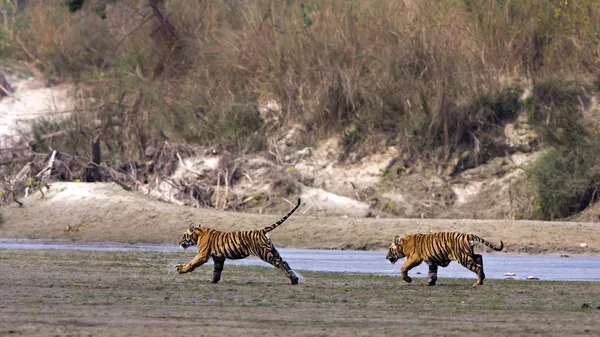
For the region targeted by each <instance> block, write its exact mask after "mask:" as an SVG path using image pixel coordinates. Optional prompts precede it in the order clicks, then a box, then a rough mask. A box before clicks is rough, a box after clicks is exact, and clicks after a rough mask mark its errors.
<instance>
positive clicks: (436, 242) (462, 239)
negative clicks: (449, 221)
mask: <svg viewBox="0 0 600 337" xmlns="http://www.w3.org/2000/svg"><path fill="white" fill-rule="evenodd" d="M475 241H478V242H481V243H483V244H484V245H486V246H488V247H490V248H492V249H493V250H495V251H501V250H502V249H503V248H504V243H503V242H502V241H500V247H496V246H494V245H493V244H491V243H490V242H488V241H486V240H484V239H482V238H480V237H479V236H477V235H474V234H465V233H449V232H446V233H443V232H442V233H431V234H411V235H409V236H406V237H403V238H401V237H399V236H396V237H395V238H394V241H393V242H392V244H391V245H390V247H389V250H388V253H387V256H386V259H387V260H388V261H389V262H391V263H392V264H394V263H396V261H398V259H401V258H403V257H406V261H404V263H403V264H402V267H401V268H400V274H401V276H402V279H403V280H404V281H406V282H408V283H410V282H412V279H411V278H410V277H409V276H408V271H409V270H411V269H412V268H414V267H416V266H418V265H420V264H421V262H423V261H425V263H427V265H428V266H429V273H428V281H427V283H426V285H428V286H434V285H435V283H436V281H437V270H438V266H440V267H447V266H448V265H449V264H450V262H451V261H457V262H458V263H460V264H461V265H462V266H464V267H466V268H467V269H469V270H470V271H472V272H474V273H475V274H476V275H477V282H475V284H473V286H479V285H483V280H484V279H485V273H484V272H483V257H482V256H481V255H480V254H475V252H474V251H473V246H474V245H475Z"/></svg>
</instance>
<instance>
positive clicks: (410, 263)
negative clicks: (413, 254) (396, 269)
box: [400, 258, 423, 283]
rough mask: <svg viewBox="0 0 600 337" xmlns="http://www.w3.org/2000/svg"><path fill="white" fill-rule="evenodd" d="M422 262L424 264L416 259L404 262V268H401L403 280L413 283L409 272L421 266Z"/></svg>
mask: <svg viewBox="0 0 600 337" xmlns="http://www.w3.org/2000/svg"><path fill="white" fill-rule="evenodd" d="M421 262H423V260H420V259H416V258H407V259H406V261H404V263H403V264H402V267H400V275H401V276H402V279H403V280H404V281H406V282H408V283H411V282H412V278H410V276H408V271H409V270H411V269H413V268H414V267H416V266H418V265H420V264H421Z"/></svg>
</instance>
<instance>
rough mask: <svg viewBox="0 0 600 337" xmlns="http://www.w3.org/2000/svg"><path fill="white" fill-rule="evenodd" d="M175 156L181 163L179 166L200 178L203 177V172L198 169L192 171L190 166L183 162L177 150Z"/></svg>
mask: <svg viewBox="0 0 600 337" xmlns="http://www.w3.org/2000/svg"><path fill="white" fill-rule="evenodd" d="M177 158H178V159H179V164H181V167H183V168H184V169H186V170H187V171H188V172H190V173H193V174H195V175H197V176H199V177H200V178H204V174H202V173H200V172H198V171H194V170H192V169H191V168H189V167H187V166H186V165H185V164H184V163H183V159H181V155H179V152H177Z"/></svg>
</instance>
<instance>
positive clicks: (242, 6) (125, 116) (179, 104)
mask: <svg viewBox="0 0 600 337" xmlns="http://www.w3.org/2000/svg"><path fill="white" fill-rule="evenodd" d="M152 3H155V4H159V5H158V7H152V6H149V5H148V4H152ZM97 4H98V2H95V1H91V0H89V1H86V2H85V5H84V6H83V7H82V8H81V9H80V10H78V11H76V12H75V13H71V12H70V11H69V8H68V7H67V6H65V5H64V4H62V2H60V1H38V2H31V3H27V5H26V6H25V7H24V8H23V9H22V10H21V12H20V14H19V16H18V18H19V20H20V23H21V24H19V25H18V28H19V29H18V31H17V33H18V36H20V38H21V40H22V41H23V43H24V45H23V49H26V50H27V52H24V53H20V55H22V57H24V58H26V59H28V60H29V61H34V62H37V63H38V66H39V67H40V68H41V69H42V70H43V71H44V72H45V73H46V74H48V75H52V76H59V77H60V76H62V77H67V76H73V77H75V78H76V79H77V80H78V81H80V82H81V83H90V82H93V83H96V84H98V83H99V84H101V85H99V86H98V90H97V91H96V94H95V97H94V98H95V99H96V102H97V103H100V104H96V106H98V107H97V108H96V109H91V108H90V107H88V108H86V111H87V112H88V113H89V116H90V117H91V118H87V119H82V120H80V122H81V123H83V124H86V123H87V124H86V125H74V127H77V128H81V127H88V128H90V129H94V128H97V126H96V125H92V123H93V122H94V121H98V120H100V121H101V123H102V125H101V127H100V129H101V130H102V132H104V133H105V134H110V135H111V136H108V137H107V138H110V139H111V140H115V139H120V140H121V141H127V142H128V143H129V144H128V145H126V146H124V145H122V146H113V147H112V149H113V151H116V152H118V151H121V152H123V151H125V152H128V153H124V154H123V155H141V153H142V151H143V148H144V147H145V146H147V145H150V144H152V143H153V142H155V141H157V140H160V139H165V138H166V139H172V140H185V141H188V142H195V143H198V144H212V145H215V144H217V145H222V146H228V147H231V148H234V149H236V150H240V151H253V150H260V149H262V148H264V147H265V146H266V138H267V137H268V136H271V135H273V134H276V133H277V132H279V131H278V130H280V128H281V127H282V126H285V125H288V124H291V123H302V124H304V125H305V126H306V130H307V131H308V132H306V133H305V135H304V137H305V140H306V141H313V140H315V139H318V138H321V137H326V136H330V135H333V134H339V133H340V132H342V131H346V134H347V133H348V132H351V133H352V132H354V133H353V134H351V135H352V137H351V138H349V139H347V140H348V142H345V144H346V143H348V144H349V145H348V148H349V149H352V148H353V146H354V143H356V142H361V143H368V142H369V140H373V139H384V140H385V141H386V142H388V143H390V144H398V145H400V146H402V147H404V148H412V149H414V150H417V151H418V152H419V153H425V154H427V153H434V150H436V149H442V151H437V152H435V153H441V154H442V155H443V157H446V158H447V157H448V156H449V155H450V154H451V153H452V152H454V151H456V150H459V149H460V150H463V149H465V148H472V147H473V146H475V144H479V143H481V139H485V137H486V135H487V134H488V133H489V132H490V130H495V129H497V125H498V124H502V123H503V122H504V121H505V120H510V119H511V118H513V117H514V114H512V113H506V111H505V110H506V109H507V108H506V107H503V106H499V105H497V104H496V103H494V102H495V100H497V99H498V100H502V98H501V96H502V95H506V93H510V91H511V90H513V89H511V88H512V87H510V85H511V82H512V79H514V78H521V77H528V78H534V79H535V78H539V77H543V76H547V75H548V74H555V75H558V74H564V73H569V74H572V73H574V74H582V73H583V74H587V73H591V72H595V71H597V70H598V65H599V55H598V48H597V47H598V41H600V40H599V36H600V35H599V33H600V19H599V16H598V13H599V10H600V3H599V2H598V1H593V0H580V1H568V2H567V1H562V0H561V1H559V0H539V1H537V0H536V1H517V0H419V1H412V0H405V1H397V0H361V1H352V0H346V1H339V0H316V1H292V0H291V1H268V0H258V1H186V0H165V1H160V2H156V1H149V2H144V1H133V0H121V1H116V2H109V3H107V4H106V6H105V7H104V8H103V11H102V15H99V14H98V13H99V12H98V10H97V8H95V6H96V5H97ZM157 13H158V14H160V17H159V16H157V15H156V14H157ZM104 17H105V19H103V18H104ZM159 18H160V19H159ZM15 48H18V47H15ZM507 79H508V80H507ZM507 85H508V86H509V88H506V86H507ZM515 92H517V91H515ZM513 96H514V95H513ZM264 97H275V98H276V100H277V101H279V102H280V103H281V107H282V111H281V116H280V118H279V122H277V123H278V124H276V125H267V124H265V123H263V121H262V120H261V119H260V118H259V117H258V106H257V105H258V103H259V102H260V101H261V99H263V98H264ZM499 97H500V98H499ZM511 97H512V96H511ZM510 104H513V103H510ZM508 110H510V108H508ZM490 111H491V113H490ZM349 128H350V130H351V131H348V130H349ZM115 134H116V136H115V137H113V135H115Z"/></svg>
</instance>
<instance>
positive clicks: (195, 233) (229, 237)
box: [175, 198, 300, 284]
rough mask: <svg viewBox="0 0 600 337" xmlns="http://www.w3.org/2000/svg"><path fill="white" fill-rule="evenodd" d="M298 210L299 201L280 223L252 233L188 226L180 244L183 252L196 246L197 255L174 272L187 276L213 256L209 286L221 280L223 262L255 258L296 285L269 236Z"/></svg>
mask: <svg viewBox="0 0 600 337" xmlns="http://www.w3.org/2000/svg"><path fill="white" fill-rule="evenodd" d="M298 207H300V198H298V203H297V204H296V206H295V207H294V209H292V210H291V211H290V212H289V213H288V214H287V215H286V216H284V217H283V218H281V220H279V221H277V222H276V223H274V224H272V225H271V226H268V227H265V228H263V229H259V230H254V231H243V232H220V231H217V230H215V229H212V228H207V227H201V226H200V225H198V226H195V225H194V224H191V225H190V228H189V229H188V230H186V231H185V233H183V236H182V237H181V239H180V240H179V245H180V246H181V248H183V249H187V248H188V247H190V246H192V245H198V253H197V254H196V256H195V257H194V258H193V259H192V260H191V261H190V262H189V263H186V264H178V265H176V266H175V269H177V271H178V272H179V273H180V274H185V273H189V272H191V271H192V270H194V269H196V268H197V267H199V266H201V265H203V264H204V263H206V262H208V259H209V258H211V257H212V259H213V261H214V264H215V266H214V270H213V279H212V283H217V282H219V280H220V279H221V272H222V271H223V265H224V264H225V259H232V260H238V259H243V258H246V257H248V256H250V255H254V256H257V257H259V258H261V259H262V260H263V261H265V262H267V263H269V264H272V265H273V266H275V268H277V269H279V270H281V271H282V272H283V273H284V274H285V275H286V276H287V277H288V278H289V279H290V281H291V282H292V284H298V276H297V275H296V273H294V271H293V270H292V269H291V268H290V266H289V265H288V264H287V262H285V261H284V260H283V259H282V258H281V256H280V255H279V252H278V251H277V250H276V249H275V247H274V246H273V242H271V239H270V238H269V234H268V233H269V232H270V231H272V230H273V229H275V228H277V226H279V225H281V224H282V223H283V222H284V221H285V220H287V218H289V217H290V216H291V215H292V213H294V211H296V209H298Z"/></svg>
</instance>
